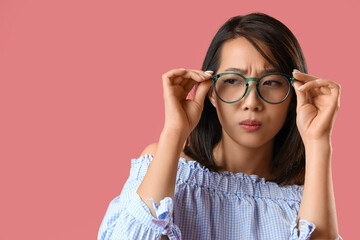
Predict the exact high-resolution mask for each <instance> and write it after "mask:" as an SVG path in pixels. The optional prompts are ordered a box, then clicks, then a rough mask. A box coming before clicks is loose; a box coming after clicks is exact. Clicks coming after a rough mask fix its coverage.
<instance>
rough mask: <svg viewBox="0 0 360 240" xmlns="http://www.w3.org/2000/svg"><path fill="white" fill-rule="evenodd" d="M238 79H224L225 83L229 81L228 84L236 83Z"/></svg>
mask: <svg viewBox="0 0 360 240" xmlns="http://www.w3.org/2000/svg"><path fill="white" fill-rule="evenodd" d="M236 81H237V80H236V79H231V78H230V79H226V80H224V83H228V84H234V83H235V82H236Z"/></svg>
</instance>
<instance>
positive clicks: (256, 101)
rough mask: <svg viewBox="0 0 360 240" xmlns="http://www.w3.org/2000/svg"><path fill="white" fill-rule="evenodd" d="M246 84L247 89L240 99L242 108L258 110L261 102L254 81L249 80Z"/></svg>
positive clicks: (261, 105) (261, 106)
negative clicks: (247, 85)
mask: <svg viewBox="0 0 360 240" xmlns="http://www.w3.org/2000/svg"><path fill="white" fill-rule="evenodd" d="M248 84H249V87H248V90H247V92H246V94H245V96H244V98H243V99H242V102H243V104H242V109H243V110H252V111H260V110H262V109H263V102H262V100H261V98H260V96H259V95H258V93H257V91H256V81H251V82H249V83H248Z"/></svg>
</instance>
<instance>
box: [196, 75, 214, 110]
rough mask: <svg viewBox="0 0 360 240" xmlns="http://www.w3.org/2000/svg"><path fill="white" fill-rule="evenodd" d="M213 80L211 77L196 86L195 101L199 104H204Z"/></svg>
mask: <svg viewBox="0 0 360 240" xmlns="http://www.w3.org/2000/svg"><path fill="white" fill-rule="evenodd" d="M211 84H212V81H211V80H210V79H209V80H207V81H204V82H201V83H199V85H198V86H197V88H196V92H195V97H194V101H195V102H197V103H198V104H199V105H201V106H202V105H203V103H204V99H205V96H206V94H207V92H208V91H209V89H210V87H211Z"/></svg>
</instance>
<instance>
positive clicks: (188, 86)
mask: <svg viewBox="0 0 360 240" xmlns="http://www.w3.org/2000/svg"><path fill="white" fill-rule="evenodd" d="M197 84H199V83H198V82H196V81H194V80H192V79H189V80H188V82H187V83H186V84H184V85H183V87H184V89H185V91H187V92H189V91H190V90H191V89H192V88H193V87H194V86H195V85H197Z"/></svg>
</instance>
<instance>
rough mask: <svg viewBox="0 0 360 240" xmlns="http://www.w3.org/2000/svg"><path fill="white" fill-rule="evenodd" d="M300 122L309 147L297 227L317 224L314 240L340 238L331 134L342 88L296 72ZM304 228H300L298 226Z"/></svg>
mask: <svg viewBox="0 0 360 240" xmlns="http://www.w3.org/2000/svg"><path fill="white" fill-rule="evenodd" d="M293 75H294V77H295V78H296V79H298V80H300V82H303V84H300V82H296V83H294V84H293V86H294V88H295V92H296V95H297V108H296V112H297V117H296V123H297V127H298V130H299V132H300V135H301V138H302V140H303V142H304V146H305V161H306V164H305V165H306V166H305V182H304V191H303V196H302V200H301V204H300V209H299V214H298V218H297V220H298V221H297V224H299V220H300V219H304V220H307V221H310V222H312V223H313V224H315V226H316V228H315V230H314V232H313V233H312V235H311V237H310V238H311V239H315V238H316V239H337V238H338V237H339V235H338V226H337V218H336V207H335V197H334V191H333V183H332V176H331V155H332V147H331V132H332V128H333V124H334V121H335V116H336V113H337V112H338V109H339V107H340V85H339V84H338V83H336V82H334V81H331V80H328V79H321V78H318V77H316V76H312V75H309V74H306V73H301V72H299V71H298V70H294V72H293ZM297 228H298V229H300V226H299V225H298V226H297Z"/></svg>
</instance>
